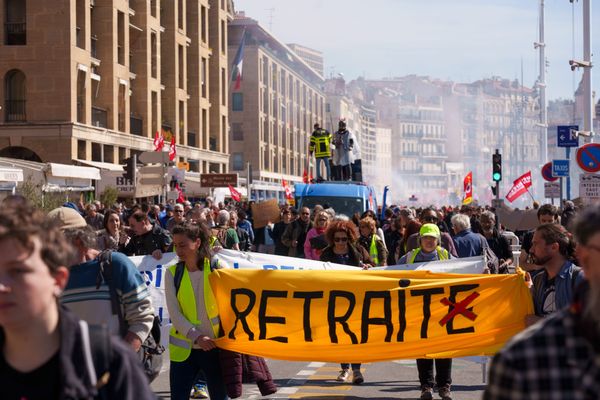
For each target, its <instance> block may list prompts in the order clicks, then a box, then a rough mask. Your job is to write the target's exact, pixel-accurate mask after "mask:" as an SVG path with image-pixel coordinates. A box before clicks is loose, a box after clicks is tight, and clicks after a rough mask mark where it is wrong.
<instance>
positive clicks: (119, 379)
mask: <svg viewBox="0 0 600 400" xmlns="http://www.w3.org/2000/svg"><path fill="white" fill-rule="evenodd" d="M58 329H59V331H60V347H59V350H58V352H59V355H58V357H59V376H60V394H59V397H58V398H59V399H60V400H80V399H81V400H83V399H86V400H87V399H102V398H106V399H120V400H130V399H131V400H134V399H135V400H138V399H156V395H155V394H154V393H153V392H152V390H151V389H150V384H149V383H148V379H147V378H146V376H145V375H144V372H143V370H142V366H141V364H140V360H139V358H138V357H137V356H136V355H135V353H134V352H133V350H132V349H130V348H129V347H128V346H127V345H126V344H125V343H123V342H122V341H121V340H120V339H118V338H117V337H111V339H110V340H111V343H110V346H109V347H111V351H110V368H109V370H108V372H109V378H108V382H107V383H106V385H105V386H103V387H102V388H101V389H100V390H101V391H102V392H103V393H102V394H103V396H104V397H100V395H99V394H98V390H97V389H96V387H94V386H92V384H91V383H90V377H89V375H88V373H87V368H85V365H86V362H85V360H86V358H85V357H84V355H83V354H84V346H83V340H82V334H81V328H80V326H79V319H78V318H77V317H76V316H75V315H74V314H73V313H71V312H70V311H68V310H67V309H66V308H65V307H63V306H61V307H60V309H59V322H58ZM2 347H4V332H3V331H2V330H1V329H0V348H2ZM97 374H98V375H100V374H101V372H97Z"/></svg>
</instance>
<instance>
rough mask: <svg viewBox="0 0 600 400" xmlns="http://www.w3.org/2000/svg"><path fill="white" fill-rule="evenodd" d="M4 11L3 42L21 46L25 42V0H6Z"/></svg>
mask: <svg viewBox="0 0 600 400" xmlns="http://www.w3.org/2000/svg"><path fill="white" fill-rule="evenodd" d="M5 3H6V9H5V13H4V44H6V45H9V46H22V45H25V44H27V29H26V27H27V26H26V18H25V15H26V14H25V0H6V2H5Z"/></svg>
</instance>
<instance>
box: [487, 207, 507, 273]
mask: <svg viewBox="0 0 600 400" xmlns="http://www.w3.org/2000/svg"><path fill="white" fill-rule="evenodd" d="M479 223H480V226H481V234H482V235H483V237H485V239H486V240H487V243H488V245H489V247H490V248H491V249H492V251H493V252H494V254H496V257H498V261H499V267H498V272H499V273H506V272H508V266H509V265H512V263H513V254H512V250H511V248H510V243H509V242H508V239H506V237H504V235H501V234H500V232H498V230H497V229H496V216H495V215H494V213H493V212H491V211H484V212H482V213H481V215H480V217H479Z"/></svg>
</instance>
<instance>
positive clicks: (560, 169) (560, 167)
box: [552, 160, 569, 178]
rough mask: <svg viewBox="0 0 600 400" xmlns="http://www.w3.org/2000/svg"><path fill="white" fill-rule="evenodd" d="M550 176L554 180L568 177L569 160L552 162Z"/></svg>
mask: <svg viewBox="0 0 600 400" xmlns="http://www.w3.org/2000/svg"><path fill="white" fill-rule="evenodd" d="M552 176H553V177H555V178H561V177H566V176H569V160H552Z"/></svg>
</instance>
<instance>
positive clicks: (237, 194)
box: [229, 185, 242, 201]
mask: <svg viewBox="0 0 600 400" xmlns="http://www.w3.org/2000/svg"><path fill="white" fill-rule="evenodd" d="M229 193H231V198H232V199H233V200H235V201H240V200H242V194H241V193H240V192H238V191H237V190H235V188H234V187H233V186H231V185H229Z"/></svg>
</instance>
